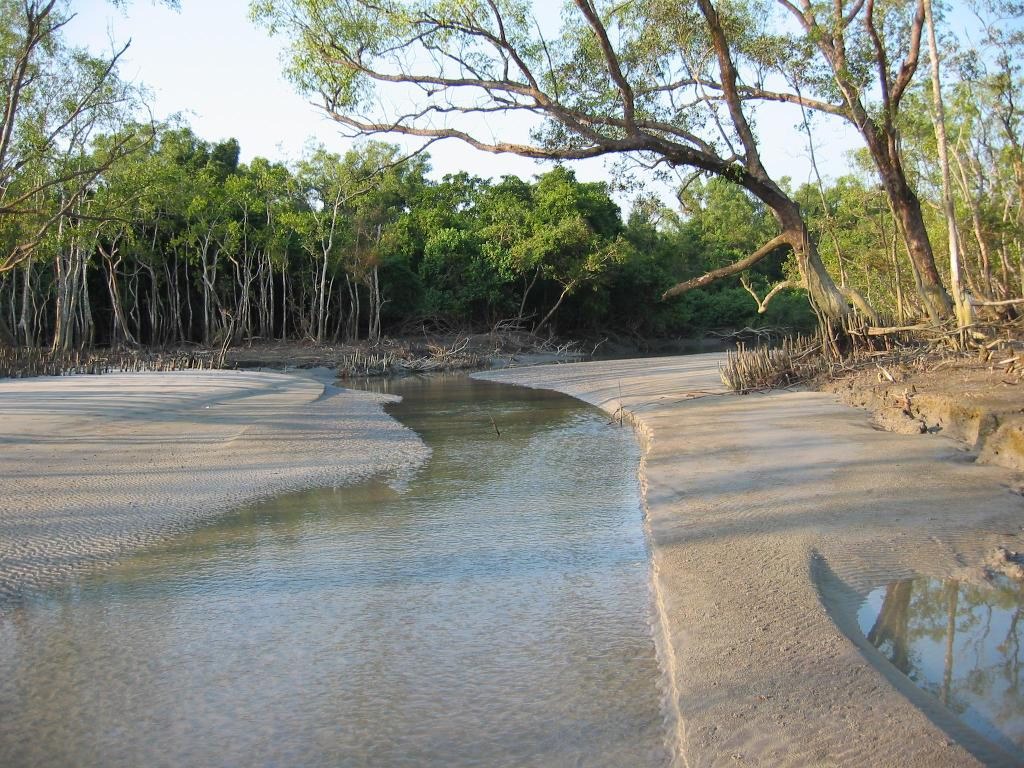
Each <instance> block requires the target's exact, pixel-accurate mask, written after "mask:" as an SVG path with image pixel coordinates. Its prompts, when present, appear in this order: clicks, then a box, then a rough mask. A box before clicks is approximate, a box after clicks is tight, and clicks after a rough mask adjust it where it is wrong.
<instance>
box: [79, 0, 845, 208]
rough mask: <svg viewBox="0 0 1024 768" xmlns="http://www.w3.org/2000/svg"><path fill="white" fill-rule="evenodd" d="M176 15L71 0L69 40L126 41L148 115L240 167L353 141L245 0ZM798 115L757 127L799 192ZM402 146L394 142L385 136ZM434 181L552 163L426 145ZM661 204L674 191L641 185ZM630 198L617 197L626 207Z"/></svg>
mask: <svg viewBox="0 0 1024 768" xmlns="http://www.w3.org/2000/svg"><path fill="white" fill-rule="evenodd" d="M180 5H181V7H180V10H177V11H175V10H172V9H169V8H167V7H165V6H163V5H161V4H159V3H155V2H153V1H152V0H134V1H133V2H130V3H128V4H127V6H126V8H125V9H124V10H118V9H117V8H114V7H113V6H111V5H110V4H109V2H107V1H106V0H73V1H72V3H71V6H72V9H73V10H74V11H75V12H76V13H77V16H76V18H75V19H74V20H73V21H72V22H71V23H70V24H69V25H68V26H67V28H66V30H65V32H66V35H67V39H68V40H69V42H71V43H72V44H74V45H80V46H84V47H87V48H88V49H90V50H91V51H92V52H93V53H97V54H99V53H103V52H106V53H109V51H110V50H111V46H112V45H118V46H119V45H123V44H124V43H126V42H128V41H129V40H131V47H130V48H129V49H128V52H127V53H126V54H125V57H124V58H123V60H122V61H123V63H122V66H121V75H122V77H123V78H125V79H128V80H132V81H135V82H141V83H144V84H145V85H146V86H147V87H148V88H149V90H150V92H151V99H150V105H151V108H152V110H153V113H154V116H155V117H156V118H158V119H163V118H166V117H168V116H170V115H172V114H175V113H181V114H182V116H183V117H184V118H185V119H186V120H187V122H188V124H189V125H191V127H192V130H193V131H194V132H195V133H196V134H197V135H198V136H199V137H200V138H202V139H204V140H206V141H219V140H222V139H227V138H231V137H234V138H237V139H238V141H239V142H240V144H241V149H242V161H243V162H247V161H249V160H251V159H252V158H253V157H255V156H262V157H267V158H270V159H272V160H284V161H288V160H295V159H298V158H299V157H300V156H301V155H302V151H303V148H304V147H305V146H306V145H307V144H309V143H310V142H315V143H322V144H324V145H325V146H326V147H327V148H328V149H329V150H331V151H335V152H344V151H345V150H347V149H348V148H349V147H350V146H351V143H352V140H351V139H348V138H345V137H343V136H341V135H340V132H339V130H338V127H337V126H336V125H335V124H334V123H332V122H331V121H330V120H329V119H328V118H327V117H325V116H324V115H323V113H322V112H321V111H319V110H318V109H317V108H316V107H315V106H313V105H311V104H310V103H308V101H306V100H305V99H303V98H302V97H300V96H299V95H297V94H296V93H295V91H294V89H293V88H292V86H291V85H290V84H289V83H288V82H287V81H286V80H285V79H284V77H283V76H282V74H281V73H282V69H283V66H282V53H281V43H280V42H279V41H276V40H273V39H271V38H269V37H268V35H267V34H266V32H265V31H264V30H262V29H260V28H258V27H256V25H255V24H253V22H251V21H250V20H249V17H248V0H181V3H180ZM798 119H799V113H797V112H795V111H793V110H791V109H789V108H787V107H783V106H769V107H763V108H762V109H761V111H760V112H759V114H758V118H757V124H758V127H759V132H760V134H761V140H762V154H763V159H764V161H765V165H766V166H767V168H768V171H769V173H771V174H772V175H773V176H774V177H775V178H780V177H782V176H789V177H790V178H792V179H793V181H794V183H795V184H797V185H799V184H802V183H804V182H807V181H812V180H813V175H812V169H811V166H810V163H809V161H808V160H807V157H806V154H807V152H806V140H805V138H804V136H803V135H802V134H801V133H800V132H798V131H796V130H795V129H794V124H795V122H796V121H797V120H798ZM816 132H817V135H816V146H815V149H816V152H817V154H818V163H819V167H820V168H821V170H822V172H823V174H824V175H825V176H826V177H830V178H835V177H836V176H839V175H841V174H842V173H844V172H845V170H846V167H847V163H846V152H847V151H848V150H850V149H851V148H855V147H857V146H859V143H858V139H857V137H856V135H855V134H853V132H852V131H850V130H847V129H845V128H843V127H841V126H840V125H838V124H836V123H833V124H831V126H829V125H825V124H822V125H821V127H820V128H819V129H817V131H816ZM388 140H389V141H393V143H401V141H400V140H399V138H398V137H393V138H389V139H388ZM430 156H431V165H432V167H433V175H434V176H435V177H438V178H439V177H440V176H442V175H443V174H445V173H454V172H457V171H460V170H464V171H467V172H469V173H472V174H476V175H479V176H483V177H500V176H502V175H505V174H515V175H518V176H521V177H523V178H530V177H531V176H533V175H535V174H538V173H543V172H544V171H545V170H549V169H550V168H551V165H550V164H538V163H536V162H534V161H532V160H528V159H525V158H520V157H515V156H512V155H491V154H487V153H483V152H479V151H477V150H474V149H472V148H471V147H468V146H466V145H464V144H462V143H460V142H458V141H455V140H449V141H444V142H440V143H438V144H435V145H433V146H432V147H431V148H430ZM571 165H572V167H573V168H574V169H575V170H576V172H577V176H578V178H580V179H581V180H583V181H595V180H614V176H615V174H614V171H613V170H612V169H610V168H609V166H608V162H607V161H602V160H591V161H586V162H584V163H573V164H571ZM648 190H649V191H651V192H654V193H656V194H659V195H660V196H661V197H662V198H663V199H665V200H666V201H667V202H668V201H671V199H672V196H673V195H672V190H671V189H670V188H667V187H665V186H664V185H658V184H654V183H652V184H649V185H648ZM630 196H631V195H630V194H626V193H622V194H620V195H618V198H619V202H620V203H621V204H623V205H627V206H628V198H629V197H630Z"/></svg>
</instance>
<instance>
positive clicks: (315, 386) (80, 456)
mask: <svg viewBox="0 0 1024 768" xmlns="http://www.w3.org/2000/svg"><path fill="white" fill-rule="evenodd" d="M392 399H394V398H391V397H389V396H385V395H376V394H371V393H367V392H356V391H352V390H342V389H339V388H336V387H334V386H331V385H329V384H325V383H323V382H321V381H318V380H316V379H315V378H314V377H308V376H307V377H300V376H296V375H285V374H277V373H256V372H241V371H209V372H192V371H187V372H178V373H138V374H116V375H104V376H67V377H58V378H32V379H17V380H4V381H0V446H2V447H3V450H2V453H0V612H2V610H3V606H4V604H5V602H8V601H10V600H12V599H15V598H16V597H17V596H18V595H19V594H23V593H25V592H26V591H30V590H37V589H40V588H43V587H46V586H48V585H49V584H51V583H53V582H55V581H56V580H58V579H60V578H63V577H66V576H67V575H68V574H69V573H72V572H75V571H78V570H81V569H83V568H86V567H89V566H90V565H92V564H95V563H97V562H108V561H110V560H112V559H115V558H116V557H117V556H118V554H119V553H121V552H123V551H125V550H127V549H129V548H133V547H138V546H142V545H145V544H146V543H148V542H151V541H153V540H154V539H155V538H157V537H161V536H166V535H168V534H172V533H174V532H176V531H180V530H182V529H185V528H187V527H189V526H192V525H195V524H197V523H200V522H202V521H203V520H208V519H210V518H211V517H213V516H215V515H217V514H220V513H223V512H224V511H226V510H228V509H231V508H233V507H237V506H239V505H241V504H244V503H246V502H250V501H253V500H256V499H259V498H261V497H265V496H268V495H271V494H275V493H280V492H284V491H290V490H298V489H302V488H307V487H312V486H326V485H338V484H343V483H348V482H352V481H354V480H357V479H359V478H362V477H365V476H368V475H370V474H375V473H378V472H383V471H399V470H401V469H403V468H406V467H413V466H416V465H418V464H419V463H420V462H422V461H423V460H424V459H425V457H426V455H427V448H426V446H424V445H423V443H422V441H420V440H419V438H418V437H417V436H416V435H415V433H413V432H412V431H411V430H408V429H406V428H405V427H403V426H402V425H400V424H399V423H398V422H397V421H395V420H394V419H392V418H391V417H389V416H388V415H387V414H385V413H384V411H383V408H382V406H383V404H384V403H385V402H386V401H388V400H392Z"/></svg>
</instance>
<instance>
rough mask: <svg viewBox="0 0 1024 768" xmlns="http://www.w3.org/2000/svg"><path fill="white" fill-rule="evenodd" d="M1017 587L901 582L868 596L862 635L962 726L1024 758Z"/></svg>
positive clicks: (1023, 601)
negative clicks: (933, 697)
mask: <svg viewBox="0 0 1024 768" xmlns="http://www.w3.org/2000/svg"><path fill="white" fill-rule="evenodd" d="M1022 609H1024V593H1022V589H1021V585H1020V584H1017V583H1015V582H1013V581H1011V580H1009V579H1007V578H1005V577H1002V576H1000V577H997V578H996V580H995V581H994V582H993V584H992V585H991V586H987V585H974V584H967V583H962V582H959V581H956V580H955V579H946V580H942V579H929V578H919V579H905V580H903V581H897V582H893V583H891V584H888V585H886V586H884V587H880V588H879V589H876V590H875V591H873V592H872V593H871V594H870V595H868V597H867V599H866V600H865V602H864V604H863V605H862V606H861V609H860V612H859V614H858V621H859V624H860V628H861V630H862V631H863V632H864V634H865V636H866V637H867V638H868V640H869V641H870V642H871V644H872V645H874V646H875V647H876V648H878V649H879V650H880V651H881V652H882V654H883V655H884V656H885V657H886V658H887V659H888V660H889V661H890V662H892V664H893V665H894V666H895V667H896V668H897V669H899V670H900V671H901V672H903V673H904V674H905V675H906V676H907V677H909V678H910V679H911V680H913V681H914V682H915V683H917V685H918V686H920V687H921V688H923V689H924V690H926V691H928V692H930V693H931V694H933V695H934V696H935V697H937V698H938V699H939V700H940V701H941V702H942V703H943V704H945V705H946V706H947V707H948V708H949V709H951V710H952V711H953V712H955V713H956V714H957V715H958V716H959V717H960V719H961V720H963V721H964V722H965V723H967V724H968V725H969V726H971V727H972V728H974V729H975V730H976V731H978V732H980V733H982V734H983V735H985V736H986V737H987V738H989V739H991V740H992V741H994V742H996V743H998V744H1000V745H1001V746H1003V747H1004V748H1008V749H1011V750H1013V751H1015V752H1017V753H1024V696H1022V690H1021V621H1020V619H1021V613H1022Z"/></svg>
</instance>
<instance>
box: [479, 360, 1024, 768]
mask: <svg viewBox="0 0 1024 768" xmlns="http://www.w3.org/2000/svg"><path fill="white" fill-rule="evenodd" d="M721 361H722V357H721V356H720V355H697V356H688V357H678V358H657V359H648V360H627V361H612V362H608V361H602V362H589V363H573V364H566V365H557V366H547V367H534V368H520V369H509V370H502V371H494V372H487V373H483V374H476V375H478V376H480V377H482V378H487V379H492V380H498V381H503V382H509V383H515V384H521V385H526V386H532V387H541V388H548V389H555V390H559V391H561V392H565V393H567V394H570V395H574V396H576V397H578V398H581V399H583V400H585V401H587V402H590V403H593V404H595V405H597V406H599V407H601V408H603V409H604V410H605V411H607V412H608V413H610V414H613V415H617V414H619V413H620V411H619V409H620V408H622V409H624V410H623V412H624V413H625V415H626V417H627V419H628V420H630V421H633V423H634V424H635V426H636V427H637V429H638V432H639V434H640V437H641V440H642V441H643V442H644V444H645V458H644V463H643V466H642V478H643V481H644V485H645V492H646V507H647V520H648V524H649V527H650V535H651V540H652V550H653V559H654V593H655V602H656V608H657V612H658V614H659V617H658V618H659V622H658V624H659V625H660V627H659V633H660V635H661V637H660V640H661V643H660V655H661V661H662V665H663V667H664V669H665V673H666V677H667V680H666V684H667V689H668V692H669V693H668V699H669V702H668V708H669V710H670V714H672V716H673V719H674V721H675V723H674V727H675V728H676V730H677V733H676V736H677V747H678V755H677V758H676V761H677V763H678V764H679V765H685V766H736V765H762V766H787V765H791V766H808V765H817V766H931V767H934V766H969V765H1017V764H1019V763H1020V756H1019V755H1018V756H1013V755H1009V754H1006V753H1004V752H1002V751H1000V749H999V748H998V747H996V746H994V745H992V744H990V743H988V742H987V741H985V740H984V739H981V738H979V737H977V736H975V735H974V734H973V732H972V731H969V730H968V729H966V728H965V727H963V726H962V725H960V723H959V721H957V720H955V719H954V718H953V717H952V716H951V715H950V714H949V713H948V712H946V711H945V710H944V709H943V708H942V707H941V706H939V705H937V704H936V703H934V702H933V701H932V700H930V699H929V698H928V697H927V696H926V695H925V694H924V693H922V692H921V691H919V690H918V689H917V688H916V687H914V686H913V685H912V684H911V683H909V681H907V680H906V679H905V678H903V677H902V675H900V674H899V673H897V672H895V670H894V669H892V668H891V667H888V665H887V664H886V663H885V662H884V661H883V660H882V658H881V656H880V655H879V654H878V653H877V651H875V649H874V648H872V647H871V646H870V645H869V644H868V643H867V641H866V640H864V638H863V635H861V633H860V632H859V630H858V628H857V623H856V611H857V608H858V606H859V604H860V602H861V600H862V599H863V597H864V596H865V595H866V594H867V593H868V592H869V591H870V590H871V589H873V588H875V587H877V586H879V585H881V584H885V583H887V582H889V581H892V580H895V579H899V578H906V577H908V576H913V575H915V574H923V575H927V576H933V577H938V578H947V577H957V578H960V579H964V580H967V581H971V580H981V579H982V578H984V572H983V563H984V561H985V558H986V556H987V555H988V554H989V553H991V552H992V551H993V549H994V548H996V547H998V546H1005V547H1007V548H1008V549H1011V550H1020V549H1024V541H1022V536H1021V526H1022V524H1024V498H1022V496H1021V485H1020V481H1021V476H1020V475H1019V474H1015V473H1013V472H1012V471H1011V470H1008V469H1006V468H1002V467H996V466H985V465H981V464H977V463H975V462H974V460H973V456H972V455H971V454H969V453H968V452H966V450H965V449H964V448H963V446H961V445H960V444H958V443H955V442H953V441H952V440H950V439H948V438H945V437H941V436H938V435H913V436H912V435H900V434H892V433H889V432H884V431H881V430H878V429H875V428H873V427H872V425H871V422H870V420H869V417H868V415H867V414H866V413H864V412H863V411H858V410H855V409H853V408H850V407H848V406H845V405H841V404H840V403H839V402H838V400H837V399H836V397H835V396H834V395H831V394H823V393H817V392H783V391H779V392H773V393H770V394H753V395H746V396H737V395H732V394H726V393H725V392H724V390H723V388H722V385H721V382H720V379H719V374H718V368H719V365H720V363H721Z"/></svg>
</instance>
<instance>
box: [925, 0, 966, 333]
mask: <svg viewBox="0 0 1024 768" xmlns="http://www.w3.org/2000/svg"><path fill="white" fill-rule="evenodd" d="M924 16H925V23H926V25H927V27H928V50H929V51H930V52H931V75H932V109H933V111H934V116H933V123H934V125H935V139H936V142H937V143H938V150H939V167H940V169H941V171H942V212H943V215H944V216H945V217H946V231H947V233H948V237H949V282H950V287H951V288H952V290H953V303H954V306H955V308H956V319H957V324H958V325H959V326H960V327H961V328H966V327H967V326H970V325H972V324H973V322H974V318H973V317H972V314H973V313H972V311H971V303H970V302H969V301H968V300H967V296H966V295H965V294H964V286H963V279H962V277H961V274H960V269H961V260H960V233H959V231H958V230H957V226H956V210H955V209H954V207H953V186H952V183H951V182H950V174H949V151H948V149H947V147H946V110H945V107H944V106H943V104H942V83H941V80H940V78H939V47H938V44H937V43H936V41H935V22H934V20H933V19H932V3H931V0H924Z"/></svg>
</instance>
